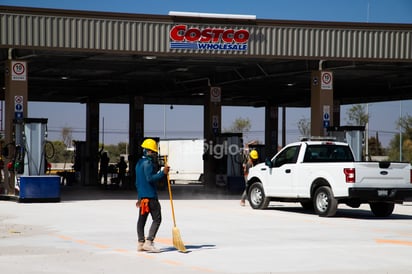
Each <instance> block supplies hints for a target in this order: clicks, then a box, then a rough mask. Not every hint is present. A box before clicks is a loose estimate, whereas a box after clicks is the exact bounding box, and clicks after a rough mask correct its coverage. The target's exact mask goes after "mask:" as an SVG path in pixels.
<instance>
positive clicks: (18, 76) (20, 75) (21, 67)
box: [11, 61, 27, 81]
mask: <svg viewBox="0 0 412 274" xmlns="http://www.w3.org/2000/svg"><path fill="white" fill-rule="evenodd" d="M26 75H27V68H26V62H21V61H12V62H11V80H12V81H26V78H27V77H26Z"/></svg>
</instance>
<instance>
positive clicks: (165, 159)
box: [164, 155, 176, 227]
mask: <svg viewBox="0 0 412 274" xmlns="http://www.w3.org/2000/svg"><path fill="white" fill-rule="evenodd" d="M164 162H165V166H167V157H166V155H165V156H164ZM166 177H167V188H168V189H169V197H170V206H171V207H172V217H173V225H174V226H175V227H176V218H175V209H174V207H173V198H172V188H171V186H170V180H169V173H167V175H166Z"/></svg>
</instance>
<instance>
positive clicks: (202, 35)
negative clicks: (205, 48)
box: [169, 25, 249, 44]
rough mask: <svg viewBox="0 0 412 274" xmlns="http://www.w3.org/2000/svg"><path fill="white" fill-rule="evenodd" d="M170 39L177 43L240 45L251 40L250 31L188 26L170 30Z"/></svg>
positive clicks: (175, 27)
mask: <svg viewBox="0 0 412 274" xmlns="http://www.w3.org/2000/svg"><path fill="white" fill-rule="evenodd" d="M169 35H170V39H172V40H173V41H177V42H183V41H186V42H202V43H219V42H223V43H233V42H235V43H239V44H243V43H246V42H247V41H248V40H249V31H248V30H245V29H238V30H235V29H221V28H204V29H200V28H188V27H187V26H186V25H176V26H174V27H173V28H172V29H171V30H170V33H169Z"/></svg>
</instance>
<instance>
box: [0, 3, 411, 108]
mask: <svg viewBox="0 0 412 274" xmlns="http://www.w3.org/2000/svg"><path fill="white" fill-rule="evenodd" d="M0 30H1V31H0V61H2V62H0V74H1V75H4V73H5V62H4V61H6V60H7V59H12V60H24V61H27V66H28V83H29V84H28V87H29V88H28V97H29V101H44V102H83V103H85V102H89V101H90V100H93V101H96V102H99V103H129V102H130V98H131V97H132V96H143V98H144V102H145V103H147V104H184V105H193V104H197V105H201V104H203V103H204V98H203V97H204V96H203V95H204V94H205V92H206V91H207V89H208V88H209V87H210V86H219V87H221V90H222V94H221V96H222V98H221V100H222V105H233V106H257V107H259V106H264V105H266V104H267V103H268V102H269V103H271V104H272V105H278V106H286V107H288V106H293V107H308V106H310V85H311V80H310V79H311V78H310V77H311V71H314V70H318V69H320V68H321V69H322V70H325V71H331V72H333V89H334V99H335V100H337V101H338V102H339V103H340V104H353V103H366V102H377V101H390V100H400V99H412V25H404V24H371V23H367V24H366V23H333V22H308V21H277V20H261V19H256V20H255V19H253V18H252V19H250V18H246V19H236V18H235V19H233V18H202V17H184V16H183V17H180V16H178V15H165V16H160V15H142V14H123V13H104V12H89V11H87V12H86V11H69V10H52V9H36V8H22V7H8V6H0ZM242 32H243V33H242ZM179 39H180V40H179ZM202 39H203V40H202ZM242 39H243V40H242ZM202 41H203V42H204V43H203V44H205V45H204V47H203V48H201V46H199V44H202ZM216 43H218V44H219V46H216ZM203 44H202V45H203ZM225 45H226V46H225ZM228 45H230V46H228ZM233 45H236V46H233ZM190 46H191V47H192V48H190ZM207 46H209V48H207ZM179 47H180V48H179ZM182 47H183V48H182ZM193 47H197V48H193ZM233 47H235V48H233ZM4 81H5V80H4V77H0V86H1V87H4V86H5V83H4ZM0 96H4V93H1V95H0Z"/></svg>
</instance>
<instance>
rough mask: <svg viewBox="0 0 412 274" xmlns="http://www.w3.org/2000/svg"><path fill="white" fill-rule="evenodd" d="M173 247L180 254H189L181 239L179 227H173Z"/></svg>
mask: <svg viewBox="0 0 412 274" xmlns="http://www.w3.org/2000/svg"><path fill="white" fill-rule="evenodd" d="M172 233H173V246H174V247H176V249H177V250H179V251H180V252H187V251H186V247H185V245H184V244H183V241H182V238H181V237H180V231H179V229H178V228H177V227H173V231H172Z"/></svg>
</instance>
